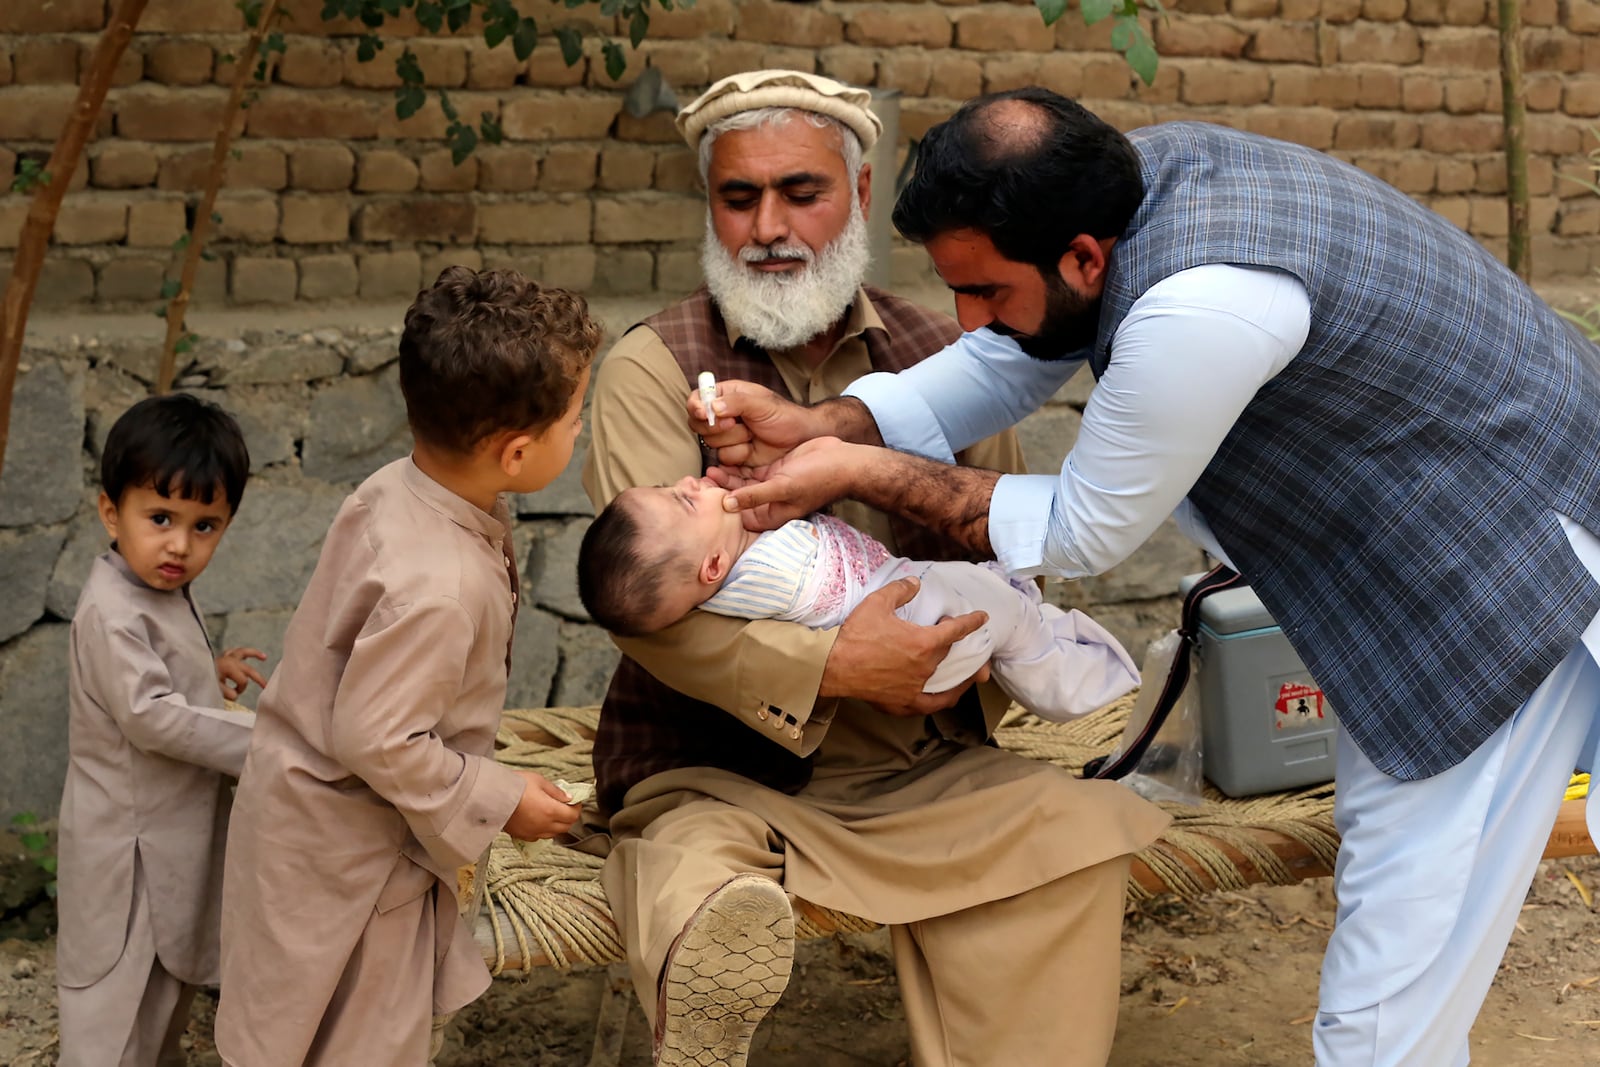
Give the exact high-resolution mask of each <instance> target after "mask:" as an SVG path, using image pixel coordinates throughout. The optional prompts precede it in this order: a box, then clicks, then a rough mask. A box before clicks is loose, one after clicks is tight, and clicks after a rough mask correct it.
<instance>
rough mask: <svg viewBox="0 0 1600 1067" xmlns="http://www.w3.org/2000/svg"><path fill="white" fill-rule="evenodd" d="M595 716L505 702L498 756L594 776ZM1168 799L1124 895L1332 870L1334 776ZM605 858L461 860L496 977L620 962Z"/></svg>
mask: <svg viewBox="0 0 1600 1067" xmlns="http://www.w3.org/2000/svg"><path fill="white" fill-rule="evenodd" d="M1132 706H1133V698H1132V696H1129V697H1125V698H1124V699H1123V700H1121V701H1118V702H1117V703H1116V704H1113V705H1111V706H1109V707H1107V708H1104V709H1102V710H1100V711H1098V712H1095V713H1094V714H1092V715H1088V716H1085V717H1084V718H1081V719H1077V720H1074V721H1073V722H1069V723H1051V722H1045V721H1043V720H1041V719H1038V718H1036V717H1034V716H1031V715H1018V716H1017V717H1015V718H1013V719H1010V720H1008V721H1007V723H1006V724H1005V725H1003V726H1002V727H1001V728H1000V730H999V731H998V733H997V734H996V738H997V740H998V741H999V743H1000V745H1001V746H1002V747H1003V748H1007V749H1009V750H1011V751H1013V752H1016V753H1018V754H1020V755H1024V756H1029V757H1031V758H1034V759H1039V760H1047V761H1049V762H1051V763H1055V764H1058V765H1060V766H1062V767H1065V768H1067V769H1068V770H1071V771H1073V772H1074V773H1077V772H1078V771H1079V770H1081V768H1082V767H1083V764H1084V763H1086V762H1087V761H1088V760H1090V759H1092V758H1094V757H1095V756H1098V755H1101V754H1103V753H1106V752H1109V751H1111V750H1112V749H1113V748H1114V747H1115V746H1116V745H1117V743H1118V741H1119V739H1120V738H1121V736H1122V730H1123V727H1124V725H1126V723H1127V719H1128V713H1129V710H1130V709H1131V708H1132ZM599 717H600V709H599V708H597V707H585V708H535V709H526V710H513V711H507V712H506V713H505V716H504V718H503V719H502V721H501V726H500V733H499V737H498V738H497V740H496V748H497V751H496V758H498V759H499V760H500V761H501V762H502V763H506V764H509V765H511V766H514V767H525V768H528V769H529V770H534V771H537V772H539V773H540V774H542V775H544V776H545V777H546V778H549V779H550V780H551V781H555V780H556V779H566V780H567V781H570V782H589V781H593V780H594V770H593V767H592V766H591V764H590V754H591V751H592V748H593V742H594V732H595V726H596V724H597V723H598V721H599ZM1166 807H1167V810H1168V811H1170V812H1171V814H1172V815H1173V817H1174V821H1173V823H1172V825H1171V826H1170V827H1168V829H1167V830H1166V832H1165V833H1164V834H1162V836H1161V839H1160V840H1158V841H1157V842H1156V843H1155V844H1153V845H1151V846H1150V847H1149V848H1146V849H1144V850H1143V851H1142V852H1140V853H1139V854H1138V855H1137V856H1136V857H1135V858H1134V861H1133V870H1132V874H1131V877H1130V878H1129V880H1128V899H1129V900H1130V901H1141V900H1146V899H1149V898H1151V897H1154V896H1157V895H1160V894H1164V893H1172V894H1176V895H1178V896H1180V897H1190V898H1193V897H1201V896H1205V895H1207V894H1209V893H1216V892H1225V891H1228V890H1234V889H1243V888H1245V887H1246V886H1250V885H1258V884H1267V885H1290V884H1293V883H1295V882H1298V881H1301V880H1302V879H1306V878H1316V877H1320V876H1323V875H1327V874H1330V873H1332V871H1333V864H1334V859H1335V857H1336V855H1337V853H1338V849H1339V838H1338V835H1337V834H1336V833H1335V831H1334V827H1333V786H1332V784H1331V783H1330V784H1327V785H1322V786H1317V787H1314V788H1310V789H1302V790H1297V791H1294V792H1287V793H1272V794H1267V795H1265V796H1258V797H1250V798H1246V799H1243V800H1234V799H1231V798H1229V797H1226V796H1224V795H1222V794H1221V793H1220V792H1218V791H1216V790H1215V789H1213V788H1212V787H1211V786H1209V785H1208V786H1207V787H1206V792H1205V797H1204V799H1203V801H1202V802H1201V803H1200V804H1199V805H1198V806H1189V805H1168V806H1166ZM1594 851H1595V848H1594V845H1593V843H1592V842H1591V841H1590V840H1589V835H1588V831H1587V829H1586V827H1585V824H1584V818H1583V801H1582V800H1568V801H1566V802H1565V803H1564V804H1563V805H1562V808H1561V814H1560V817H1559V818H1558V819H1557V822H1556V825H1555V828H1554V830H1553V831H1552V833H1551V836H1550V843H1549V845H1548V846H1547V848H1546V850H1545V856H1546V858H1552V857H1558V856H1577V855H1586V854H1590V853H1593V852H1594ZM603 862H604V861H603V860H602V859H601V858H600V857H598V856H592V855H588V854H586V853H584V852H580V851H577V850H575V849H571V848H567V847H565V846H562V845H559V844H556V843H554V842H549V841H540V842H533V843H527V842H517V841H513V840H512V839H511V838H509V837H507V836H506V835H504V834H501V835H500V836H499V837H498V838H497V839H496V840H495V842H494V845H493V846H492V847H491V849H490V851H489V854H488V859H487V862H485V863H482V864H480V867H481V868H482V869H481V870H478V869H474V868H470V867H468V868H463V869H462V872H461V878H460V887H459V888H460V891H461V903H462V908H463V911H464V913H465V914H466V915H468V916H469V918H470V919H471V920H472V921H473V929H474V934H475V937H476V939H477V942H478V945H479V947H480V948H481V949H482V951H483V954H484V958H485V959H486V960H487V961H488V963H489V966H490V969H491V970H492V971H493V972H494V973H495V974H496V975H500V974H526V973H528V972H530V971H531V970H532V969H533V968H535V967H543V966H552V967H557V968H561V969H567V968H571V967H574V966H588V965H600V964H614V963H618V962H620V961H622V959H623V949H622V943H621V941H620V940H619V939H618V937H617V930H616V925H615V924H614V923H613V921H612V918H611V909H610V907H609V905H608V904H607V903H606V898H605V894H604V893H603V892H602V891H601V888H600V880H599V878H600V867H601V865H602V863H603ZM876 925H877V924H875V923H871V922H868V921H866V920H863V919H860V918H857V917H856V916H853V915H846V914H844V913H842V912H836V911H831V910H829V909H826V908H820V907H816V906H814V905H811V904H809V903H807V902H805V901H796V902H795V933H796V936H798V937H802V938H812V937H826V936H829V935H831V934H834V933H847V932H865V931H868V930H873V929H875V928H876Z"/></svg>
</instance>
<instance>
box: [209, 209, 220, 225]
mask: <svg viewBox="0 0 1600 1067" xmlns="http://www.w3.org/2000/svg"><path fill="white" fill-rule="evenodd" d="M211 222H212V224H213V225H220V224H221V223H222V212H220V211H213V212H212V213H211Z"/></svg>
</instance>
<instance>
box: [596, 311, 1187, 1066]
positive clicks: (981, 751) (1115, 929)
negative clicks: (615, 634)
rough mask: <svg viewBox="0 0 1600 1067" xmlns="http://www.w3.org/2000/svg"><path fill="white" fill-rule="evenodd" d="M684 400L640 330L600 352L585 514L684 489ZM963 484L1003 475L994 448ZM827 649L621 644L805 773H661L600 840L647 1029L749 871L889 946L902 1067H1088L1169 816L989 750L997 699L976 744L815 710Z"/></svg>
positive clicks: (869, 527)
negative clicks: (669, 977) (901, 1014)
mask: <svg viewBox="0 0 1600 1067" xmlns="http://www.w3.org/2000/svg"><path fill="white" fill-rule="evenodd" d="M881 326H882V324H881V321H880V319H879V317H878V315H877V314H876V313H875V311H874V309H873V307H872V305H871V303H870V302H869V301H868V300H867V298H866V296H865V294H862V296H861V297H860V298H859V299H858V300H857V302H856V304H855V305H854V307H853V309H852V311H851V315H850V319H849V322H848V324H847V329H846V331H845V333H846V335H845V337H844V339H843V340H842V341H841V343H840V344H839V346H838V347H837V348H836V349H835V350H834V352H833V353H832V354H831V355H830V356H829V357H828V359H827V360H825V361H824V362H823V363H822V364H821V365H820V366H818V367H817V368H816V369H815V370H813V369H811V368H809V367H807V366H805V365H804V364H803V363H800V362H798V361H796V360H794V359H790V358H786V357H784V356H782V355H779V356H776V357H774V362H775V364H776V365H777V367H778V368H779V370H780V371H781V373H782V376H783V379H784V382H785V384H786V385H787V387H788V390H789V393H790V396H791V397H792V398H793V399H795V400H797V401H800V402H802V403H815V402H818V401H821V400H825V399H828V398H831V397H834V396H837V395H838V394H839V392H840V391H842V390H843V389H844V387H845V386H846V385H847V384H849V383H850V382H851V381H853V380H855V379H856V378H857V377H859V376H861V375H862V374H865V373H867V372H868V371H869V370H870V369H871V368H870V366H869V363H868V355H867V350H866V346H865V345H864V344H863V342H862V340H861V333H862V331H863V330H865V329H868V328H872V327H878V328H881ZM731 340H732V338H730V341H731ZM689 388H690V387H689V383H688V381H687V379H686V377H685V375H684V373H683V371H682V369H681V368H680V367H679V365H678V364H677V362H676V361H675V360H674V358H673V356H672V354H671V353H670V352H669V351H668V350H667V348H666V346H665V345H664V344H663V343H662V341H661V340H660V338H659V337H658V336H657V335H656V334H655V333H654V332H652V331H651V330H649V329H648V328H642V327H641V328H636V329H634V330H633V331H631V332H630V333H628V334H626V335H625V336H624V337H623V338H622V339H621V340H620V341H618V343H617V345H616V346H615V348H613V349H612V351H611V353H610V355H609V356H608V357H607V358H606V359H605V361H604V362H603V363H602V364H601V367H600V370H599V372H598V375H597V378H596V387H595V392H594V399H593V417H592V422H593V445H592V447H591V450H590V453H589V458H588V462H587V465H586V467H585V471H584V484H585V486H586V488H587V489H588V490H589V494H590V496H591V498H593V500H594V502H595V504H596V506H597V507H598V506H601V505H603V504H605V503H607V502H608V501H610V500H611V499H612V498H613V497H615V496H616V495H617V494H618V493H619V492H621V491H622V490H623V489H626V488H628V487H630V486H634V485H660V484H669V483H671V482H673V481H675V480H677V479H679V478H681V477H683V476H684V475H685V474H698V473H699V471H700V464H701V456H700V451H699V446H698V443H697V442H696V440H695V438H694V436H693V434H692V433H690V432H689V430H688V427H687V425H686V419H685V412H684V401H685V399H686V397H687V396H688V392H689ZM963 461H964V462H967V463H970V464H973V465H977V466H984V467H989V468H992V469H999V470H1021V469H1022V465H1021V456H1020V451H1019V449H1018V447H1017V445H1016V441H1015V437H1014V435H1012V434H1009V433H1008V434H1004V435H1000V436H999V437H997V438H994V439H991V440H990V441H989V442H984V443H981V444H980V445H978V446H976V447H975V448H974V449H972V450H969V452H968V453H966V454H965V455H964V456H963ZM834 510H835V513H836V514H838V515H840V517H842V518H845V519H846V520H847V521H849V522H851V523H852V524H854V525H857V526H859V527H860V528H861V529H863V530H865V531H867V532H868V533H870V534H872V535H873V536H874V537H877V538H878V539H880V540H882V541H884V542H885V543H886V544H889V545H890V546H891V549H892V548H893V539H892V537H891V535H890V529H889V523H888V521H887V519H886V517H885V516H883V515H881V514H879V513H876V512H873V511H871V510H870V509H867V508H865V507H863V506H861V505H859V504H855V503H852V502H845V503H842V504H840V505H838V506H836V507H835V509H834ZM836 636H837V631H836V630H832V631H813V630H809V629H806V628H805V627H801V626H798V625H794V624H786V623H778V622H773V621H770V620H763V621H757V622H751V623H744V622H742V621H740V620H735V619H730V618H726V617H720V616H715V615H710V614H708V613H705V612H698V611H697V612H692V613H691V615H690V617H689V618H688V619H686V620H684V621H683V622H680V623H678V624H676V625H674V626H673V627H670V628H669V629H668V630H666V631H664V632H663V633H660V634H657V635H654V636H652V637H649V638H644V639H633V640H623V641H619V642H618V643H619V644H620V645H621V646H622V648H623V651H624V652H626V653H627V654H628V655H630V656H632V657H633V658H634V659H636V660H638V661H639V662H640V663H641V664H642V665H643V666H645V667H646V668H647V669H648V670H649V671H650V672H651V673H652V674H655V675H656V677H658V678H659V679H660V680H662V681H663V682H665V683H667V684H668V685H670V686H672V687H673V688H675V689H677V690H679V691H680V692H683V693H685V694H687V695H689V696H691V697H694V698H696V699H699V700H703V701H706V702H708V703H711V704H715V705H717V706H718V707H721V708H722V709H723V710H725V711H727V712H728V713H729V715H730V716H731V717H732V718H731V721H729V723H728V729H730V730H742V729H749V730H755V731H758V732H760V733H762V734H764V735H765V736H767V737H768V738H770V739H771V741H772V742H773V743H774V744H776V745H781V746H783V748H785V749H787V750H789V751H791V752H795V753H798V754H800V755H809V756H811V757H812V759H813V768H814V769H813V774H812V778H811V781H810V783H809V784H808V785H806V786H805V787H804V788H803V789H802V790H801V791H800V792H799V793H798V794H797V795H788V794H785V793H782V792H779V791H777V790H775V789H772V788H769V787H767V786H764V785H760V784H758V783H756V782H753V781H751V780H750V779H748V778H745V777H743V776H741V775H738V774H734V773H731V772H728V771H723V770H719V769H712V768H704V767H685V768H680V769H675V770H669V771H666V772H663V773H658V774H655V775H653V776H651V777H649V778H647V779H645V780H644V781H642V782H639V783H638V784H636V785H634V786H633V787H632V788H631V789H630V790H629V791H628V793H627V795H626V798H625V800H624V804H623V808H622V810H621V811H619V812H617V813H616V814H615V816H614V817H613V818H612V821H611V831H612V835H613V839H614V843H613V847H612V850H611V852H610V855H609V858H608V859H607V862H606V866H605V869H604V873H603V879H604V884H605V887H606V892H607V895H608V896H609V898H610V900H611V904H612V908H613V911H614V913H615V915H616V917H617V921H618V924H619V926H620V928H621V930H622V934H623V938H624V943H625V944H626V946H627V949H628V955H629V961H630V964H631V966H632V971H633V978H634V982H635V984H636V986H637V987H638V989H639V991H640V1001H641V1003H642V1004H643V1005H644V1007H645V1011H646V1014H647V1015H650V1016H653V1013H654V1010H655V997H654V995H653V994H654V991H655V989H656V982H657V979H658V976H659V975H660V972H661V968H662V965H663V963H664V961H665V959H666V956H667V953H668V951H669V949H670V947H671V945H672V943H673V941H674V939H675V938H676V937H677V935H678V933H679V932H680V931H681V930H682V928H683V926H684V923H685V922H686V921H687V920H688V918H689V917H690V915H692V914H693V912H694V910H695V909H696V908H697V907H698V906H699V905H700V904H701V902H702V901H704V899H705V898H706V897H707V896H708V895H709V894H710V893H711V892H712V891H714V890H715V889H716V888H718V887H719V886H720V885H722V884H723V883H725V882H726V881H727V880H728V878H729V877H731V876H732V875H733V874H735V873H739V872H744V871H753V872H758V873H762V874H766V875H769V876H771V877H773V878H775V879H778V880H780V881H781V882H782V883H783V884H784V887H785V888H786V889H787V890H788V892H789V893H790V894H791V895H792V896H793V897H796V898H799V899H801V900H805V901H809V902H812V903H815V904H820V905H824V906H826V907H830V908H836V909H839V910H841V911H845V912H849V913H852V914H855V915H860V916H862V917H865V918H868V919H872V920H875V921H877V922H881V923H885V924H888V925H890V926H891V927H893V930H892V935H893V942H894V947H895V956H896V966H897V969H898V972H899V976H900V981H901V988H902V995H903V997H904V999H905V1003H906V1013H907V1019H908V1022H909V1024H910V1028H911V1042H912V1052H913V1059H914V1061H915V1062H916V1063H917V1064H918V1065H919V1067H946V1065H949V1067H956V1065H961V1067H994V1065H996V1064H1006V1065H1007V1067H1030V1065H1037V1067H1077V1065H1084V1067H1088V1065H1094V1067H1098V1065H1101V1064H1103V1063H1104V1062H1105V1059H1106V1057H1107V1055H1108V1053H1109V1049H1110V1046H1111V1039H1112V1035H1113V1032H1114V1030H1115V1023H1116V1009H1117V996H1118V974H1119V967H1120V930H1121V916H1122V902H1123V892H1124V885H1125V881H1126V876H1127V870H1128V864H1129V858H1130V856H1131V854H1132V853H1134V852H1136V851H1137V850H1138V849H1140V848H1142V847H1143V846H1144V845H1146V844H1148V843H1150V842H1151V841H1153V840H1154V839H1155V838H1156V837H1157V836H1158V835H1159V833H1160V832H1161V830H1162V829H1163V828H1164V827H1165V826H1166V825H1167V822H1168V818H1167V816H1166V815H1165V814H1163V813H1162V812H1161V811H1160V810H1159V809H1158V808H1156V807H1155V806H1153V805H1151V804H1148V803H1146V802H1145V801H1143V800H1141V799H1140V798H1138V797H1137V796H1135V795H1134V794H1133V793H1131V792H1129V791H1128V790H1126V789H1125V788H1123V787H1122V786H1120V785H1116V784H1114V783H1110V782H1085V781H1080V780H1078V779H1075V778H1073V777H1072V776H1071V775H1069V774H1067V773H1066V772H1065V771H1062V770H1061V769H1059V768H1056V767H1053V766H1050V765H1048V764H1043V763H1038V762H1035V761H1032V760H1028V759H1025V758H1022V757H1019V756H1016V755H1014V754H1011V753H1008V752H1004V751H1002V750H1000V749H998V748H996V747H994V746H992V745H991V744H990V743H989V738H990V735H991V734H992V732H993V730H994V728H995V727H996V726H997V725H998V723H999V719H1000V716H1001V715H1002V714H1003V713H1004V711H1005V708H1006V704H1007V702H1006V701H1005V699H1004V697H1003V696H1002V695H1000V694H999V693H998V690H996V689H993V687H985V688H986V689H989V690H992V691H990V692H987V693H985V694H984V695H985V699H984V709H985V716H984V718H985V720H986V721H983V722H978V721H975V717H973V718H972V719H969V720H966V721H963V719H962V717H961V716H960V715H958V714H957V713H956V712H954V711H949V712H941V713H939V714H937V715H933V716H928V717H895V716H890V715H887V714H885V713H883V712H881V711H878V710H877V709H875V708H873V707H871V706H869V705H866V704H864V703H861V702H859V701H852V700H843V701H828V700H820V701H819V700H818V698H817V690H818V684H819V681H820V679H821V677H822V673H823V669H824V667H825V665H826V661H827V657H828V653H829V651H830V649H831V648H832V643H833V640H834V639H835V637H836ZM769 707H770V708H780V707H781V708H783V709H785V711H787V712H789V714H790V716H793V717H795V718H797V719H798V722H795V723H794V724H793V725H792V726H791V725H790V723H789V722H787V721H784V720H783V719H780V718H779V717H778V716H776V715H769V714H768V713H767V711H766V709H768V708H769ZM794 709H807V710H806V711H800V712H799V713H798V715H796V714H795V711H794ZM774 751H775V752H776V751H777V750H774ZM652 1021H653V1018H652Z"/></svg>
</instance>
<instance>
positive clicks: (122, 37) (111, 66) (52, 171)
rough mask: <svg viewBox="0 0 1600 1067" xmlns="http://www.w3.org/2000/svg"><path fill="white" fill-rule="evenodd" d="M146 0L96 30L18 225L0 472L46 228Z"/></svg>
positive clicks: (1, 322)
mask: <svg viewBox="0 0 1600 1067" xmlns="http://www.w3.org/2000/svg"><path fill="white" fill-rule="evenodd" d="M147 2H148V0H118V3H117V7H116V10H115V11H114V12H113V13H112V15H111V22H110V24H109V25H107V26H106V28H105V31H104V32H103V33H101V34H100V41H99V43H98V44H96V45H95V48H94V55H93V56H92V57H91V58H90V60H89V69H88V70H87V71H85V72H84V76H83V82H82V84H80V85H79V86H78V98H77V99H76V100H75V101H73V104H72V114H71V116H70V117H68V119H67V124H66V125H65V126H63V127H62V129H61V136H59V137H57V138H56V145H55V148H54V149H53V150H52V151H51V153H50V162H49V163H48V164H46V166H45V169H46V171H47V172H48V173H49V175H50V180H49V181H48V182H46V183H44V185H42V186H41V187H40V188H39V190H38V191H37V192H36V193H34V196H33V204H32V205H31V206H30V207H29V208H28V217H27V219H26V221H24V222H23V224H22V233H21V234H20V235H19V237H18V240H17V258H16V260H15V261H14V262H13V263H12V266H11V277H10V278H9V279H8V280H7V281H6V291H5V297H4V299H3V301H0V471H3V470H4V469H5V455H6V442H7V440H8V439H9V438H10V436H11V395H12V392H13V391H14V390H15V389H16V384H17V364H18V362H19V361H20V360H21V358H22V335H23V332H24V331H25V330H26V329H27V326H28V308H29V307H30V306H31V305H32V303H33V294H34V291H35V290H36V289H37V288H38V287H39V272H40V271H41V270H42V269H43V268H44V254H45V249H46V248H48V247H49V245H50V233H51V231H53V230H54V229H55V228H56V216H57V215H58V214H59V213H60V211H61V198H62V197H63V196H65V195H66V192H67V182H68V181H70V180H71V178H72V172H73V171H75V170H76V169H77V168H78V160H79V159H81V158H82V157H83V146H84V145H86V144H87V143H88V142H89V138H90V137H91V136H92V135H93V134H94V124H95V120H96V119H98V118H99V117H100V107H101V105H102V104H104V103H105V99H106V90H107V89H109V88H111V78H112V76H113V75H114V74H115V73H116V69H117V61H118V60H120V59H121V58H122V53H123V52H124V51H126V50H127V48H128V42H129V41H131V40H132V39H133V30H134V27H135V26H137V25H138V24H139V16H140V15H142V14H144V8H145V4H146V3H147Z"/></svg>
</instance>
